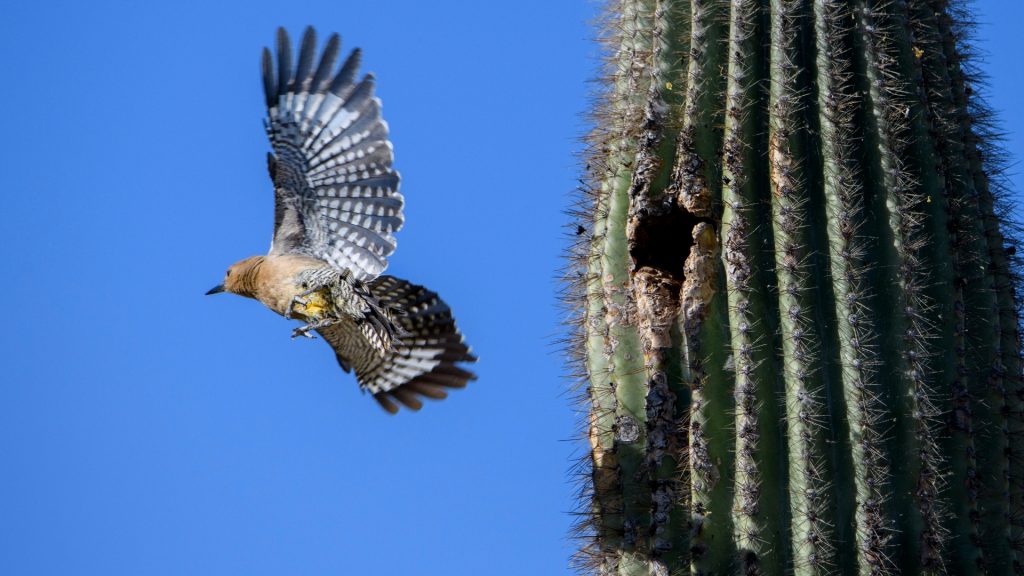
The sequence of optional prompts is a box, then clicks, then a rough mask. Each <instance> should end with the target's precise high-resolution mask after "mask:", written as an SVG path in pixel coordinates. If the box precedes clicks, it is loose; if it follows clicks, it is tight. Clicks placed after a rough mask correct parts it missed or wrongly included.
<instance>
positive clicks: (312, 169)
mask: <svg viewBox="0 0 1024 576" xmlns="http://www.w3.org/2000/svg"><path fill="white" fill-rule="evenodd" d="M316 46H317V41H316V32H315V30H313V28H312V27H309V28H307V29H306V31H305V33H304V34H303V36H302V44H301V46H300V47H299V54H298V60H297V62H296V61H293V58H292V45H291V40H290V39H289V38H288V33H287V32H286V31H285V30H284V29H283V28H279V29H278V31H277V58H276V62H275V59H274V57H273V56H272V55H271V53H270V50H269V49H267V48H264V49H263V62H262V69H263V91H264V95H265V96H266V104H267V117H266V119H265V121H264V123H265V126H266V130H267V135H268V136H269V137H270V144H271V147H272V148H273V152H272V153H268V154H267V164H268V168H269V171H270V178H271V180H273V183H274V236H273V241H272V243H271V246H270V251H269V252H268V253H267V254H266V255H265V256H252V257H249V258H246V259H245V260H242V261H240V262H237V263H235V264H233V265H232V266H231V267H230V268H228V270H227V273H226V274H225V277H224V281H223V283H222V284H220V285H218V286H215V287H214V288H213V289H211V290H210V291H209V292H207V294H216V293H218V292H231V293H233V294H238V295H240V296H245V297H248V298H254V299H256V300H259V301H260V302H262V303H263V304H265V305H266V306H267V307H268V308H270V309H271V310H273V311H274V312H277V313H278V314H280V315H282V316H284V317H285V318H289V319H293V318H294V319H297V320H300V321H301V322H303V325H302V326H301V327H298V328H296V329H295V330H294V331H293V333H292V337H293V338H294V337H297V336H307V337H313V336H312V334H310V332H316V333H317V334H319V335H320V336H321V337H322V338H323V339H324V340H325V341H326V342H327V343H328V344H330V346H331V348H332V349H334V353H335V355H336V357H337V360H338V364H340V365H341V368H342V369H343V370H344V371H345V372H350V371H355V376H356V380H357V381H358V382H359V386H360V387H361V388H362V389H363V390H365V391H369V392H370V393H371V394H372V395H373V397H374V399H376V400H377V402H378V403H380V405H381V406H382V407H383V408H384V409H385V410H387V411H388V412H390V413H392V414H394V413H396V412H398V410H399V405H402V406H405V407H407V408H409V409H412V410H419V409H420V408H421V407H422V405H423V402H422V398H432V399H441V398H445V397H446V396H447V393H448V389H450V388H462V387H464V386H465V385H466V384H467V382H469V381H470V380H475V379H476V376H475V375H474V374H473V373H472V372H469V371H468V370H466V369H464V368H462V367H461V366H460V363H462V362H475V361H476V357H475V356H473V355H472V354H471V353H470V349H469V347H468V346H467V345H466V344H465V342H463V337H462V334H461V333H460V332H459V329H458V328H457V327H456V326H455V320H454V318H453V317H452V312H451V309H450V308H448V305H447V304H445V303H444V302H443V301H442V300H441V299H440V298H439V297H438V296H437V294H435V293H434V292H431V291H430V290H427V289H426V288H424V287H422V286H417V285H415V284H412V283H410V282H407V281H405V280H402V279H399V278H396V277H394V276H387V275H382V273H383V272H384V270H385V269H386V268H387V265H388V262H387V257H388V256H390V255H391V253H392V252H394V250H395V246H396V241H395V236H394V234H395V232H397V231H398V230H399V229H401V227H402V224H403V223H404V216H403V214H402V207H403V205H404V203H405V200H404V198H403V197H402V194H400V193H399V191H398V184H399V176H398V172H396V171H395V170H394V169H393V168H392V156H393V154H392V146H391V142H390V141H389V140H388V125H387V123H386V122H385V121H384V120H383V119H382V118H381V103H380V99H379V98H377V97H375V96H374V93H373V89H374V77H373V75H372V74H367V75H365V76H364V77H363V78H362V79H361V80H358V81H357V79H356V75H357V69H358V67H359V60H360V50H359V49H358V48H356V49H355V50H353V51H352V52H351V53H350V54H349V55H348V57H347V58H346V59H345V61H344V62H343V63H342V64H341V66H340V68H338V69H337V70H335V63H336V61H337V59H338V55H339V50H340V46H341V41H340V38H339V36H338V35H337V34H334V35H332V36H331V37H330V38H329V39H328V41H327V44H326V46H325V47H324V50H323V53H322V54H321V55H320V58H319V60H317V58H316V56H317V49H316Z"/></svg>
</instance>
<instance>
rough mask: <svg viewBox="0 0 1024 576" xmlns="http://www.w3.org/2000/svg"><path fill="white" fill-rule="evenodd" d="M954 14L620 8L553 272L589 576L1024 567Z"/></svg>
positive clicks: (850, 7) (789, 7)
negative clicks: (563, 319)
mask: <svg viewBox="0 0 1024 576" xmlns="http://www.w3.org/2000/svg"><path fill="white" fill-rule="evenodd" d="M963 16H964V14H963V10H962V9H961V8H959V7H957V6H950V5H949V2H948V1H947V0H731V1H727V0H688V1H687V0H676V1H672V0H612V5H611V6H610V9H609V15H608V18H607V28H606V30H607V33H606V34H605V35H604V41H605V42H606V45H607V52H608V66H607V72H608V75H607V82H606V83H605V88H606V90H605V91H604V93H602V94H601V95H600V96H599V98H598V102H597V105H596V111H595V114H594V124H595V129H594V131H593V133H592V134H591V136H590V139H589V151H588V153H587V157H586V161H587V168H586V175H585V180H584V181H585V184H586V185H585V186H584V190H583V195H582V200H581V203H580V209H579V213H578V219H579V220H578V223H577V224H576V225H575V226H574V228H575V232H576V234H575V236H576V238H577V239H578V242H577V243H576V245H575V248H574V251H573V254H574V256H575V258H574V260H573V261H572V265H571V266H570V271H569V277H570V279H571V280H572V284H571V286H572V290H571V293H572V296H571V298H570V299H571V301H572V302H574V303H575V304H576V309H577V311H578V312H577V316H576V317H577V318H578V320H579V322H578V326H577V328H576V330H577V336H578V338H576V339H575V340H574V341H575V342H576V343H577V345H576V347H575V352H576V354H575V355H576V358H577V359H578V360H579V363H580V366H581V373H582V375H583V381H584V382H585V383H586V386H584V387H582V388H581V393H582V395H583V396H584V398H585V399H586V400H587V402H588V404H589V406H590V409H589V418H588V420H587V423H586V428H587V436H588V438H589V443H590V446H591V449H592V451H591V453H590V455H589V458H588V459H587V463H588V464H589V466H586V467H585V468H586V470H587V471H586V472H585V473H584V477H585V480H586V484H587V488H588V490H587V492H586V496H585V497H584V503H583V510H582V512H583V514H582V517H583V519H584V520H583V522H582V523H581V527H580V528H581V534H582V535H583V536H584V538H585V544H584V546H583V549H582V551H581V553H580V555H579V559H580V561H581V567H583V568H585V569H587V570H591V571H594V572H597V573H600V574H629V575H640V574H642V575H662V574H665V575H667V574H681V573H683V572H686V571H689V572H692V573H694V574H727V573H745V574H752V573H763V574H787V573H796V574H922V573H923V574H939V573H950V574H976V573H993V574H994V573H1024V460H1022V456H1024V436H1022V432H1024V386H1022V378H1021V375H1022V374H1021V368H1022V366H1021V343H1020V331H1019V328H1018V317H1019V316H1018V306H1019V304H1020V301H1019V299H1018V296H1017V285H1018V284H1017V277H1016V274H1015V265H1016V263H1015V258H1014V254H1015V252H1016V250H1015V247H1014V243H1013V240H1012V238H1011V236H1010V232H1012V228H1011V227H1010V226H1009V225H1008V224H1007V223H1006V222H1005V218H1004V214H1003V212H1002V210H1001V208H1000V202H999V197H1000V191H1001V188H1000V187H1001V184H1002V180H1001V179H1000V176H999V168H1000V166H999V163H998V155H997V152H998V150H997V148H996V146H995V145H994V144H993V139H992V137H991V131H990V128H989V126H988V124H987V122H988V120H989V116H988V115H987V114H986V111H985V109H984V106H983V103H982V102H981V101H980V100H979V98H978V96H977V95H976V93H975V92H974V90H975V88H976V84H977V80H976V78H974V74H973V71H972V69H971V67H970V65H969V63H968V62H967V60H966V58H965V57H966V55H967V54H966V52H967V50H968V48H967V42H966V40H965V36H966V33H967V31H968V27H967V25H966V24H965V23H964V22H965V18H964V17H963Z"/></svg>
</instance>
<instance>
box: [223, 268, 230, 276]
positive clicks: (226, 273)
mask: <svg viewBox="0 0 1024 576" xmlns="http://www.w3.org/2000/svg"><path fill="white" fill-rule="evenodd" d="M224 276H225V277H227V276H231V268H228V271H227V272H225V273H224Z"/></svg>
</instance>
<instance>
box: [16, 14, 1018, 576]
mask: <svg viewBox="0 0 1024 576" xmlns="http://www.w3.org/2000/svg"><path fill="white" fill-rule="evenodd" d="M512 5H514V6H515V7H514V8H511V9H510V8H507V7H506V6H507V5H505V4H502V5H499V4H496V3H474V2H456V1H439V2H414V1H406V2H397V1H395V2H366V1H364V2H344V1H342V2H337V1H336V2H314V1H297V2H287V3H282V2H276V3H270V2H247V3H245V4H244V5H243V4H241V3H238V4H237V5H235V6H233V7H228V6H226V5H224V4H221V3H214V2H203V3H199V2H175V3H150V4H148V5H145V6H144V7H143V4H142V3H128V2H95V3H88V4H86V3H80V2H76V3H47V4H43V3H28V2H22V3H18V4H12V5H9V6H6V7H5V9H4V12H5V15H4V17H3V18H2V19H0V53H2V54H3V55H4V58H3V59H2V60H0V75H2V77H3V78H5V79H6V80H5V82H4V83H3V87H4V88H3V90H2V91H0V110H3V111H4V122H5V130H4V132H5V135H4V136H5V137H4V138H3V140H2V143H0V170H2V173H3V175H4V186H3V192H2V194H3V202H4V214H6V218H4V220H5V226H4V229H3V231H2V232H0V235H2V236H3V238H4V241H3V242H0V259H2V261H3V262H4V264H5V269H6V271H7V272H6V273H5V274H4V276H3V277H4V280H5V281H4V282H0V302H4V303H5V304H6V306H7V310H6V314H5V316H4V321H3V327H4V329H3V330H0V365H2V366H3V376H2V382H3V383H2V384H0V461H2V462H3V466H2V473H0V518H3V522H0V573H2V574H11V575H38V574H47V575H48V574H104V575H119V574H126V575H127V574H147V575H150V574H151V575H163V574H168V575H169V574H218V575H222V574H246V575H261V574H267V575H271V574H275V575H276V574H328V573H332V574H361V573H371V571H372V573H375V574H385V575H387V574H401V575H411V574H451V575H456V574H465V575H469V574H489V575H495V576H499V575H503V574H517V575H519V574H565V573H568V572H569V570H568V568H567V563H568V557H569V555H570V554H571V552H572V549H573V544H572V542H571V541H569V540H568V538H567V532H568V528H569V525H570V523H571V518H570V517H569V515H568V514H567V512H568V511H569V510H571V509H572V507H573V501H574V500H573V493H574V486H573V483H572V482H571V480H570V477H569V473H568V469H569V466H570V462H571V460H572V458H573V457H574V454H577V453H578V450H579V449H580V448H581V445H580V443H579V442H576V441H573V440H572V439H573V438H574V436H575V432H574V430H575V425H576V414H575V411H574V408H573V407H572V406H571V403H570V402H569V399H568V397H567V395H566V394H565V392H564V390H565V388H566V384H565V381H564V380H563V379H562V376H561V374H562V361H561V357H560V353H559V349H558V346H557V345H556V343H555V341H556V338H557V336H558V335H559V333H560V330H561V329H560V327H559V322H560V320H561V317H562V313H561V312H560V311H559V309H558V307H557V305H556V297H555V295H556V293H557V291H558V289H559V285H558V282H557V280H556V277H557V272H556V270H557V268H558V267H559V266H560V265H561V261H560V252H561V249H562V247H563V246H564V243H565V242H564V239H563V229H562V225H563V224H564V223H565V222H566V221H567V217H566V216H564V215H563V210H564V209H565V208H566V207H567V206H568V204H569V202H570V197H571V193H572V190H573V189H574V187H575V185H576V178H577V173H578V170H577V165H576V159H575V157H574V152H575V151H576V150H578V148H579V144H578V140H577V137H578V136H579V135H580V134H582V132H583V131H584V130H585V123H584V121H583V120H582V117H581V115H582V113H583V112H584V111H585V108H586V105H587V94H588V93H589V90H590V86H589V85H588V83H587V81H588V79H590V78H591V77H592V76H593V74H594V72H593V71H594V68H595V60H594V57H595V55H596V53H597V49H596V48H595V46H594V45H593V44H592V43H591V42H590V40H589V38H590V36H591V31H590V29H589V27H588V22H589V21H590V20H591V19H592V17H593V16H594V14H595V12H596V10H597V5H596V4H595V3H593V2H585V1H569V0H561V1H557V2H553V1H539V0H538V1H522V2H516V3H512ZM978 8H979V19H980V20H981V21H982V22H983V24H984V25H983V27H982V29H981V37H982V43H981V48H982V49H983V50H985V51H986V52H987V53H988V59H987V64H986V69H987V70H988V71H989V73H990V74H991V75H992V90H991V91H990V93H989V94H990V100H991V102H992V104H993V105H994V107H995V108H996V109H997V110H998V111H999V112H1001V115H1002V120H1003V126H1004V127H1005V129H1006V131H1007V133H1008V141H1007V146H1008V148H1009V149H1010V151H1011V154H1012V159H1013V160H1014V161H1019V158H1020V153H1021V150H1022V149H1024V148H1022V144H1021V135H1022V134H1024V111H1022V110H1021V109H1020V108H1021V107H1020V105H1019V104H1020V103H1019V96H1015V95H1018V94H1021V93H1024V86H1022V83H1024V80H1022V74H1021V70H1020V67H1021V64H1020V60H1021V59H1020V57H1019V54H1020V44H1019V31H1017V30H1015V29H1014V26H1015V24H1016V23H1019V22H1021V21H1022V20H1024V6H1021V5H1020V4H1019V3H1017V2H1014V1H1010V0H1006V1H1002V2H997V1H986V2H980V3H978ZM306 24H315V25H316V26H317V27H318V29H319V30H320V32H321V38H322V39H323V38H325V37H326V35H327V34H328V33H330V32H332V31H338V32H340V33H341V35H342V39H343V45H344V47H347V48H351V47H354V46H361V47H362V48H363V49H364V69H366V70H372V71H374V72H376V74H377V77H378V94H379V95H380V96H381V98H382V99H383V101H384V113H385V117H386V118H387V120H388V122H389V124H390V125H391V128H392V140H393V142H394V146H395V151H396V165H397V167H398V168H399V170H400V171H401V172H402V175H403V183H402V191H403V193H404V194H405V196H406V199H407V202H408V203H407V208H406V218H407V224H406V227H405V229H404V230H403V231H402V232H401V233H400V235H399V248H398V251H397V252H396V253H395V255H394V257H393V258H392V259H391V268H390V269H389V272H390V273H393V274H395V275H398V276H402V277H406V278H409V279H411V280H413V281H415V282H417V283H421V284H424V285H426V286H429V287H431V288H433V289H434V290H436V291H438V292H440V293H441V295H442V296H443V297H444V298H445V299H446V300H447V301H448V302H449V303H450V304H451V305H452V307H453V308H454V310H455V311H456V314H457V318H458V319H459V324H460V326H461V327H462V329H463V331H464V332H465V333H466V335H467V337H468V339H469V341H470V343H471V344H472V345H473V347H474V349H475V351H476V352H477V353H478V354H479V355H480V357H481V362H480V364H479V365H478V367H477V368H478V372H479V375H480V380H479V381H478V382H476V383H475V384H473V385H472V387H471V388H469V389H467V390H465V391H463V392H457V393H455V394H453V397H452V398H450V399H449V400H446V401H445V402H442V403H434V404H430V405H429V406H427V407H426V408H424V410H423V411H422V412H420V413H418V414H407V413H406V414H402V415H400V416H397V417H389V416H387V415H386V414H384V413H383V412H382V411H381V410H380V409H379V408H377V406H376V405H375V403H374V402H373V401H372V400H371V399H370V398H369V397H367V396H364V395H362V394H360V392H359V390H358V389H357V386H356V384H355V382H354V380H353V378H352V377H351V376H349V375H345V374H343V373H341V372H340V371H339V370H338V368H337V365H336V364H335V361H334V359H333V355H332V354H330V352H329V350H328V349H327V347H326V345H324V344H323V343H321V342H309V341H294V342H293V341H291V340H290V339H289V334H290V328H291V326H290V325H289V324H288V323H287V322H286V321H284V320H282V319H281V318H279V317H277V316H275V315H274V314H273V313H271V312H269V311H267V310H265V309H263V308H262V307H261V306H260V305H259V304H258V303H255V302H253V301H249V300H244V299H242V298H238V297H233V296H220V297H210V298H207V297H205V296H203V292H205V291H206V290H207V289H208V288H209V287H210V286H212V285H213V284H216V283H217V282H219V281H220V279H221V276H222V274H223V271H224V269H225V268H226V267H227V266H228V265H229V264H231V263H232V262H234V261H236V260H239V259H241V258H243V257H246V256H249V255H253V254H258V253H262V252H264V251H265V250H266V248H267V246H268V244H269V240H270V233H271V226H272V216H271V211H272V192H271V187H270V183H269V180H268V178H267V176H266V170H265V163H264V162H265V161H264V155H265V152H266V150H267V143H266V141H265V136H264V134H263V129H262V125H261V118H262V114H263V108H262V106H263V103H262V97H261V93H260V83H259V72H258V58H259V51H260V48H261V47H262V46H264V45H269V44H270V43H271V42H272V40H273V34H274V29H275V28H276V26H278V25H284V26H286V27H287V28H289V30H291V31H292V32H293V35H294V36H297V35H298V34H299V32H300V31H301V29H302V27H304V26H305V25H306ZM1019 174H1020V169H1019V166H1017V167H1015V168H1014V176H1015V181H1016V182H1017V184H1018V185H1017V189H1021V186H1020V184H1021V182H1022V181H1021V178H1020V176H1019Z"/></svg>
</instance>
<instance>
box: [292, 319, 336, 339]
mask: <svg viewBox="0 0 1024 576" xmlns="http://www.w3.org/2000/svg"><path fill="white" fill-rule="evenodd" d="M336 322H337V320H334V319H333V318H324V319H321V320H317V321H316V322H310V323H309V324H306V325H304V326H299V327H298V328H296V329H294V330H292V339H295V338H298V337H299V336H305V337H306V338H310V339H313V340H315V339H316V336H314V335H312V334H310V332H312V331H313V330H318V329H320V328H326V327H328V326H330V325H331V324H334V323H336Z"/></svg>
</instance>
